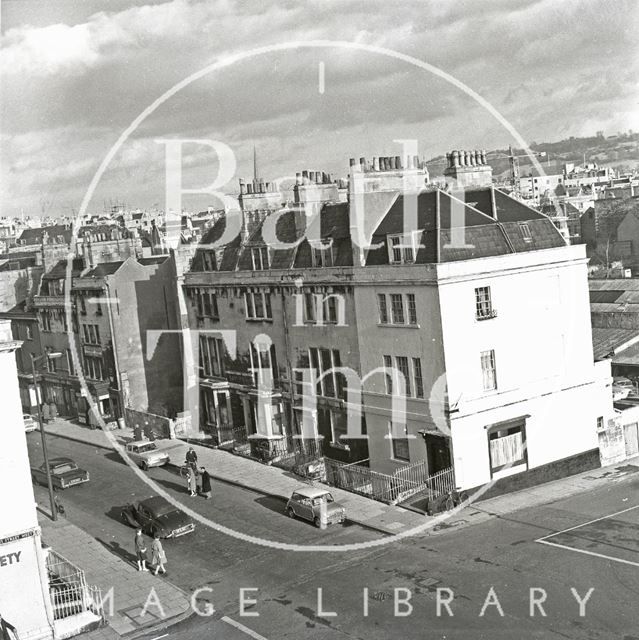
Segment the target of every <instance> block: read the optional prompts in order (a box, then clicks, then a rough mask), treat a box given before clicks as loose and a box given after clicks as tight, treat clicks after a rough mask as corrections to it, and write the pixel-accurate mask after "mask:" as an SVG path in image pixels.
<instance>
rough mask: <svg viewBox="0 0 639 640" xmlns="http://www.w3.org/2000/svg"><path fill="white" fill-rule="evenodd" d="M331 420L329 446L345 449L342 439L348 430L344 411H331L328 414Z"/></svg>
mask: <svg viewBox="0 0 639 640" xmlns="http://www.w3.org/2000/svg"><path fill="white" fill-rule="evenodd" d="M329 415H330V420H331V444H332V445H339V446H341V447H347V446H348V445H346V443H345V442H344V439H345V438H346V434H347V429H348V420H347V417H346V413H345V412H344V411H333V410H331V411H330V413H329Z"/></svg>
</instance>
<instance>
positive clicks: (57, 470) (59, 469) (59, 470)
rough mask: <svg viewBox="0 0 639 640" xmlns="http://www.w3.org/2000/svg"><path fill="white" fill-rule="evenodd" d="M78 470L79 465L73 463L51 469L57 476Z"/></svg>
mask: <svg viewBox="0 0 639 640" xmlns="http://www.w3.org/2000/svg"><path fill="white" fill-rule="evenodd" d="M77 468H78V465H77V464H74V463H73V462H65V463H64V464H57V465H55V466H54V467H53V468H52V469H51V472H52V473H55V474H60V473H67V471H75V470H76V469H77Z"/></svg>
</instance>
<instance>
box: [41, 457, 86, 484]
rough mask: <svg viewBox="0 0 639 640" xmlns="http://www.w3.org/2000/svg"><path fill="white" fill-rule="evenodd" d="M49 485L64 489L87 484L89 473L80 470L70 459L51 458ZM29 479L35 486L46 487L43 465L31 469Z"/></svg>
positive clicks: (45, 473) (45, 474)
mask: <svg viewBox="0 0 639 640" xmlns="http://www.w3.org/2000/svg"><path fill="white" fill-rule="evenodd" d="M49 470H50V471H51V484H53V486H54V487H55V488H57V489H66V488H67V487H72V486H74V485H76V484H83V483H84V482H89V479H90V477H89V472H88V471H86V470H85V469H80V467H78V465H77V464H76V463H75V462H73V460H71V458H53V459H51V460H50V461H49ZM31 478H32V480H33V481H34V482H35V483H36V484H42V485H45V486H46V485H47V472H46V470H45V467H44V464H41V465H40V466H39V467H37V468H36V467H31Z"/></svg>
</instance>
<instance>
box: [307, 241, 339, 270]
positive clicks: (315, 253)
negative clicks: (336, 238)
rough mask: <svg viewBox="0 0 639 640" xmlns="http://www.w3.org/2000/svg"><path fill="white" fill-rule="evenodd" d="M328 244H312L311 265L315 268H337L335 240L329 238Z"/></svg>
mask: <svg viewBox="0 0 639 640" xmlns="http://www.w3.org/2000/svg"><path fill="white" fill-rule="evenodd" d="M328 240H329V242H328V243H326V244H323V243H316V244H311V264H312V265H313V266H314V267H333V266H335V260H334V258H335V256H334V255H333V239H332V238H329V239H328Z"/></svg>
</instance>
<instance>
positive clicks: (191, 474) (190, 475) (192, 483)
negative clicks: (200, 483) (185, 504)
mask: <svg viewBox="0 0 639 640" xmlns="http://www.w3.org/2000/svg"><path fill="white" fill-rule="evenodd" d="M186 482H187V487H188V490H189V494H190V495H191V497H193V496H196V495H197V479H196V478H195V471H193V469H191V468H190V467H189V468H188V469H187V470H186Z"/></svg>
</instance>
